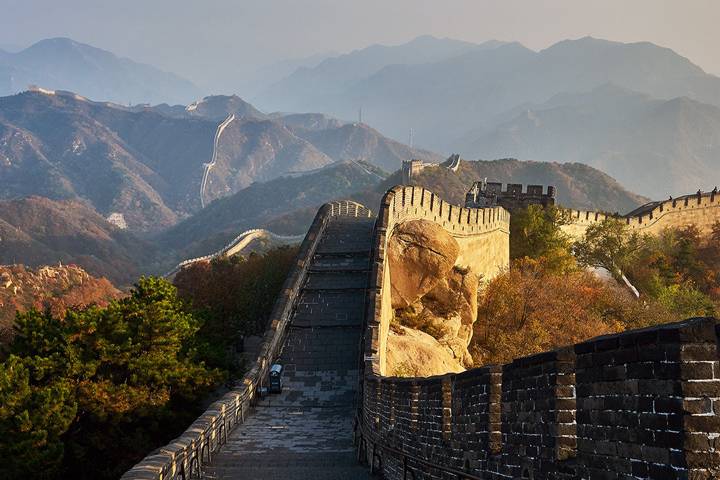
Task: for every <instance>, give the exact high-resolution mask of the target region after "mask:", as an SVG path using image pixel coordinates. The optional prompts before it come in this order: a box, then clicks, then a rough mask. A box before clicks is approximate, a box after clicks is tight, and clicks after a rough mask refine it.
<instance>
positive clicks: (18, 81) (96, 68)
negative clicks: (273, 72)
mask: <svg viewBox="0 0 720 480" xmlns="http://www.w3.org/2000/svg"><path fill="white" fill-rule="evenodd" d="M29 85H39V86H41V87H43V88H46V89H50V90H70V91H73V92H78V93H80V94H82V95H83V96H86V97H90V98H94V99H98V100H106V101H113V102H117V103H121V104H128V103H163V102H167V103H185V104H186V103H189V102H191V101H192V100H194V99H196V98H198V97H199V96H200V90H199V89H198V88H197V87H196V86H195V85H193V84H192V82H190V81H189V80H186V79H184V78H181V77H179V76H178V75H175V74H172V73H168V72H163V71H161V70H159V69H157V68H155V67H152V66H149V65H144V64H141V63H137V62H134V61H132V60H129V59H127V58H120V57H117V56H116V55H114V54H113V53H110V52H108V51H105V50H101V49H99V48H95V47H92V46H90V45H85V44H83V43H79V42H76V41H74V40H71V39H69V38H49V39H46V40H41V41H39V42H37V43H35V44H33V45H31V46H30V47H28V48H25V49H23V50H20V51H19V52H16V53H8V52H0V96H5V95H11V94H14V93H18V92H20V91H23V90H25V89H27V88H28V86H29Z"/></svg>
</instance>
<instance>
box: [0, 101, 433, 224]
mask: <svg viewBox="0 0 720 480" xmlns="http://www.w3.org/2000/svg"><path fill="white" fill-rule="evenodd" d="M228 113H233V114H235V115H236V116H235V119H234V120H233V121H231V122H230V123H229V124H228V125H227V127H226V128H225V130H223V133H222V135H221V137H220V139H219V143H218V148H217V156H216V159H215V160H216V161H215V163H214V164H213V166H212V168H210V169H209V172H208V180H207V185H206V189H205V197H204V198H205V200H206V201H211V200H213V199H216V198H220V197H223V196H227V195H230V194H233V193H235V192H237V191H239V190H241V189H243V188H245V187H247V186H249V185H250V184H251V183H252V182H256V181H269V180H272V179H274V178H276V177H278V176H282V175H286V174H289V173H296V172H302V171H311V170H316V169H318V168H320V167H323V166H326V165H329V164H332V163H333V162H335V161H339V160H365V161H367V162H369V163H375V164H377V165H380V166H382V167H384V168H385V169H387V170H395V169H397V168H399V166H400V164H401V162H402V160H405V159H407V158H412V157H417V158H423V159H427V160H433V159H437V158H439V157H437V156H436V155H434V154H432V153H430V152H424V151H420V150H416V149H410V148H409V147H407V146H405V145H402V144H400V143H398V142H395V141H392V140H389V139H387V138H385V137H383V136H382V135H380V133H378V132H377V131H375V130H373V129H371V128H369V127H367V126H365V125H353V124H346V123H343V122H341V121H339V120H336V119H333V118H330V117H325V116H318V115H315V114H306V115H290V116H288V117H287V123H285V118H286V117H283V116H277V115H275V116H273V118H270V117H269V116H265V115H264V114H262V113H260V112H259V111H257V110H256V109H254V107H252V106H251V105H250V104H248V103H246V102H244V101H243V100H242V99H239V98H238V97H236V96H224V97H208V98H206V99H204V100H203V101H202V102H200V103H198V104H196V108H194V109H191V110H189V111H188V110H187V109H183V113H180V112H179V109H178V108H176V107H170V106H167V105H161V106H159V107H133V108H128V107H124V106H120V105H116V104H109V103H102V102H93V101H90V100H86V99H83V98H81V97H77V96H75V95H74V94H71V93H67V94H65V93H56V94H48V93H42V92H25V93H22V94H18V95H14V96H10V97H3V98H0V199H2V198H19V197H24V196H28V195H42V196H45V197H48V198H53V199H83V200H86V201H88V202H90V203H91V204H92V205H93V206H94V207H95V209H96V210H97V211H98V212H100V213H101V214H102V215H104V216H105V217H109V216H110V215H122V217H123V218H124V221H125V223H126V224H127V225H128V227H129V228H130V229H131V230H136V231H157V230H161V229H163V228H166V227H168V226H170V225H173V224H175V223H177V221H178V220H179V219H182V218H185V217H187V216H189V215H190V214H191V213H193V212H196V211H197V210H198V209H199V208H200V184H201V180H202V178H203V172H204V169H205V168H206V167H205V165H206V164H207V163H208V162H210V160H211V158H212V156H213V155H212V154H213V139H214V136H215V133H216V129H217V127H218V124H219V123H220V121H219V120H218V119H220V118H221V119H224V118H225V116H226V115H227V114H228ZM306 127H308V128H306Z"/></svg>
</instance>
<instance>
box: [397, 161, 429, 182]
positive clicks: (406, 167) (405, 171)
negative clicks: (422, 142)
mask: <svg viewBox="0 0 720 480" xmlns="http://www.w3.org/2000/svg"><path fill="white" fill-rule="evenodd" d="M425 166H426V164H425V163H424V162H423V161H422V160H403V162H402V176H403V183H404V184H405V185H409V184H410V182H411V180H412V178H413V177H414V176H415V175H417V174H418V173H420V172H422V170H423V168H425Z"/></svg>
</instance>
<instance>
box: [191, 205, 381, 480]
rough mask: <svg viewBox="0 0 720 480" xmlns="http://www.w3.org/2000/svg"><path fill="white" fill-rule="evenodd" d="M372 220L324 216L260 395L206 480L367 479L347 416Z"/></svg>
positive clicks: (352, 405) (354, 378) (351, 406)
mask: <svg viewBox="0 0 720 480" xmlns="http://www.w3.org/2000/svg"><path fill="white" fill-rule="evenodd" d="M373 224H374V219H372V218H362V217H332V218H331V219H330V221H329V224H328V226H327V228H326V231H325V234H324V236H323V238H322V240H321V243H320V245H319V246H318V249H317V251H316V253H315V256H314V257H313V260H312V264H311V266H310V271H309V274H308V277H307V280H306V282H305V284H304V286H303V288H302V291H301V293H300V296H299V299H298V303H297V305H296V308H295V312H294V314H293V317H292V320H291V324H290V330H289V333H288V336H287V340H286V342H285V345H284V347H283V350H282V354H281V356H280V359H279V360H278V362H277V363H280V364H282V365H283V367H284V369H285V370H284V373H283V380H284V382H283V387H284V388H283V393H282V394H279V395H267V396H265V397H264V398H263V399H262V400H260V401H259V403H258V405H257V407H256V409H255V411H253V412H252V414H251V415H250V416H249V417H248V418H247V419H246V421H245V423H244V424H242V425H240V426H238V428H236V429H235V430H234V431H233V432H232V433H231V434H230V436H229V438H228V441H227V443H226V444H225V445H223V447H222V448H221V449H220V450H219V451H218V452H217V453H216V454H215V455H214V457H213V459H212V462H211V463H210V465H209V466H207V467H205V471H204V478H212V479H276V478H277V479H305V478H307V479H313V480H325V479H338V478H342V479H343V480H354V479H367V478H370V473H369V470H368V469H367V468H366V467H363V466H361V465H359V464H358V463H357V460H356V458H355V451H354V448H353V442H352V434H353V429H352V426H353V417H354V413H355V405H356V390H357V387H358V365H359V361H360V359H359V349H360V342H361V337H362V326H363V314H364V311H365V295H366V286H367V283H368V273H369V272H368V269H369V264H370V258H369V255H370V247H371V241H372V230H373Z"/></svg>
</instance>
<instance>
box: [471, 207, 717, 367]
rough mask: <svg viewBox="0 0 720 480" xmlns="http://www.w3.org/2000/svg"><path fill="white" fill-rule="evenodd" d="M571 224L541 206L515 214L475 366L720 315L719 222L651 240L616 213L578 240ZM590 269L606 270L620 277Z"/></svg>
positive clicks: (483, 295) (482, 302) (483, 297)
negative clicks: (708, 231)
mask: <svg viewBox="0 0 720 480" xmlns="http://www.w3.org/2000/svg"><path fill="white" fill-rule="evenodd" d="M563 221H564V220H563V217H562V215H561V214H560V213H559V212H558V211H557V210H555V209H550V210H545V211H544V210H543V209H542V208H540V207H530V208H529V209H527V210H526V211H522V212H518V214H513V217H511V222H512V223H511V232H512V233H514V234H515V240H513V237H512V235H511V254H512V256H513V258H514V259H513V262H512V265H511V268H510V269H509V270H507V271H506V272H503V273H502V274H500V275H499V276H497V277H496V278H494V279H493V280H491V281H489V282H488V283H487V284H486V286H485V287H484V288H483V289H481V292H480V293H479V301H478V320H477V322H476V323H475V325H474V336H473V339H472V344H471V347H470V350H471V353H472V355H473V359H474V361H475V364H476V365H482V364H497V363H507V362H510V361H512V360H513V359H515V358H518V357H523V356H526V355H531V354H534V353H539V352H543V351H547V350H552V349H554V348H557V347H560V346H564V345H571V344H574V343H577V342H581V341H584V340H587V339H589V338H592V337H595V336H598V335H603V334H608V333H615V332H620V331H623V330H626V329H634V328H642V327H646V326H650V325H657V324H661V323H667V322H672V321H678V320H682V319H685V318H689V317H693V316H706V315H714V314H715V313H716V312H717V311H718V309H719V308H718V305H719V303H720V224H717V225H716V226H715V228H714V229H713V233H712V235H711V236H709V237H708V236H705V237H703V236H701V235H700V233H699V232H698V230H697V229H696V228H694V227H689V228H685V229H671V230H667V231H665V232H663V233H662V234H661V235H659V236H657V237H651V236H639V235H634V234H632V233H631V232H630V231H629V229H627V227H626V226H625V224H624V223H623V222H619V221H617V220H615V219H612V218H611V219H608V220H606V221H605V222H602V223H599V224H597V225H595V226H593V227H591V228H589V229H588V232H587V234H586V236H585V238H583V239H581V240H580V241H578V242H576V243H574V244H573V243H572V242H570V241H569V239H568V237H566V236H565V235H563V233H562V231H561V226H562V225H563ZM587 267H601V268H604V269H605V270H607V271H608V272H609V273H610V274H611V275H612V277H614V280H613V279H601V277H599V276H598V275H596V274H595V273H592V271H591V270H589V269H588V268H587ZM623 276H626V277H627V278H629V281H630V282H632V284H634V285H635V286H636V287H637V289H638V290H639V293H640V297H639V298H637V297H636V296H635V295H634V294H633V293H632V292H631V291H630V289H628V288H627V287H626V286H625V284H624V282H623V280H622V279H623Z"/></svg>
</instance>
